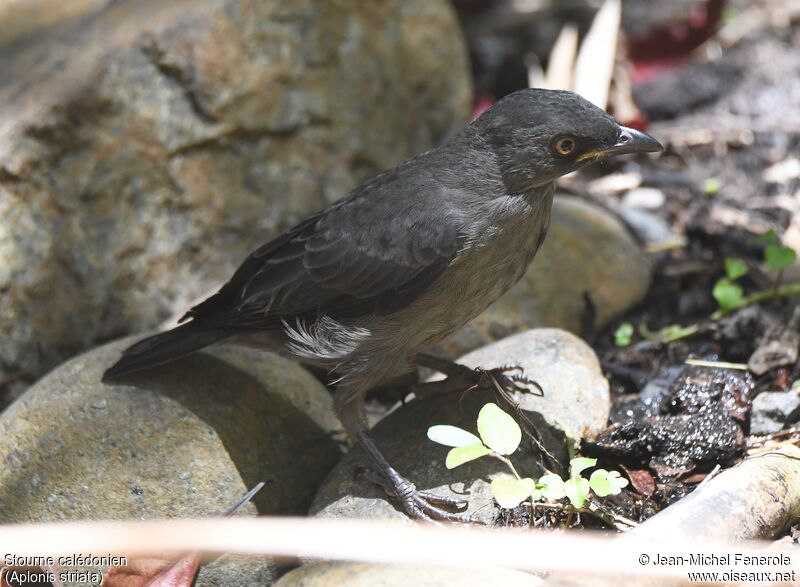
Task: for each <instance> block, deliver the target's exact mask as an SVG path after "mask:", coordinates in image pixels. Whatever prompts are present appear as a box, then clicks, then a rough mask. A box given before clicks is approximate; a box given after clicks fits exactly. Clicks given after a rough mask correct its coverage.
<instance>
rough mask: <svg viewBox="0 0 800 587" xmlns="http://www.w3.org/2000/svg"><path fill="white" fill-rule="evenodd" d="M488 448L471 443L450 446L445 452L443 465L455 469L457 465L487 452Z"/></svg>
mask: <svg viewBox="0 0 800 587" xmlns="http://www.w3.org/2000/svg"><path fill="white" fill-rule="evenodd" d="M489 452H490V451H489V449H488V448H486V447H485V446H483V445H482V444H471V445H469V446H457V447H456V448H451V449H450V452H448V453H447V458H446V459H445V461H444V466H445V467H447V468H448V469H455V468H456V467H458V466H459V465H463V464H464V463H468V462H470V461H474V460H475V459H479V458H481V457H483V456H486V455H488V454H489Z"/></svg>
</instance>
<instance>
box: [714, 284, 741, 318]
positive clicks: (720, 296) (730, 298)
mask: <svg viewBox="0 0 800 587" xmlns="http://www.w3.org/2000/svg"><path fill="white" fill-rule="evenodd" d="M711 295H713V296H714V299H715V300H717V303H718V304H719V307H720V308H721V309H723V310H732V309H734V308H736V307H738V306H739V305H740V304H741V303H742V302H743V301H744V290H743V289H742V286H740V285H738V284H736V283H733V282H732V281H731V280H730V279H727V278H724V279H720V280H719V281H718V282H717V283H715V284H714V289H713V290H712V292H711Z"/></svg>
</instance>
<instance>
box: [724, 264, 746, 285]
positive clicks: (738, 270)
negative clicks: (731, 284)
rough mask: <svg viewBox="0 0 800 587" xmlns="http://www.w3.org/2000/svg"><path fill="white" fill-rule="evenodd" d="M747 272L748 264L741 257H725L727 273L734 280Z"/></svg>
mask: <svg viewBox="0 0 800 587" xmlns="http://www.w3.org/2000/svg"><path fill="white" fill-rule="evenodd" d="M746 273H747V264H746V263H745V262H744V261H742V260H741V259H725V275H727V276H728V279H730V280H731V281H733V280H734V279H738V278H740V277H741V276H742V275H744V274H746Z"/></svg>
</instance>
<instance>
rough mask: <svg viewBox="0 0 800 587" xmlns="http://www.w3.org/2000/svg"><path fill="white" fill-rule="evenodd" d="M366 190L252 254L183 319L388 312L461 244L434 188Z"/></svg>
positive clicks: (269, 321) (259, 324) (235, 322)
mask: <svg viewBox="0 0 800 587" xmlns="http://www.w3.org/2000/svg"><path fill="white" fill-rule="evenodd" d="M428 187H430V186H428ZM365 188H369V185H367V186H365ZM365 191H366V193H364V192H356V193H355V194H353V196H351V197H350V198H348V199H346V200H343V201H341V202H339V203H337V204H335V205H333V206H331V207H329V208H328V209H326V210H323V211H322V212H320V213H319V214H317V215H315V216H313V217H312V218H310V219H308V220H306V221H305V222H303V223H302V224H300V225H298V226H296V227H295V228H293V229H292V230H290V231H289V232H287V233H285V234H284V235H282V236H280V237H278V238H277V239H275V240H273V241H271V242H269V243H267V244H265V245H264V246H262V247H261V248H259V249H257V250H256V251H254V252H253V253H252V254H251V255H250V256H249V257H248V258H247V259H246V260H245V261H244V263H243V264H242V265H241V266H240V267H239V269H238V270H237V271H236V273H235V274H234V275H233V277H232V278H231V280H230V281H229V282H228V283H227V284H225V285H224V286H223V287H222V289H221V290H220V291H219V292H218V293H217V294H216V295H214V296H212V297H211V298H209V299H208V300H206V301H205V302H203V303H201V304H199V305H198V306H196V307H194V308H192V309H191V310H190V311H189V313H188V314H187V315H186V316H185V318H188V317H192V318H194V319H197V320H204V321H208V322H209V323H213V324H215V325H219V326H223V327H225V326H227V327H231V328H244V329H247V328H272V327H278V326H279V325H280V323H281V320H287V321H289V320H294V319H296V318H301V319H302V318H314V317H317V316H319V315H322V314H325V315H328V316H330V317H332V318H340V317H354V316H363V315H367V314H372V313H388V312H393V311H397V310H399V309H401V308H403V307H405V306H406V305H408V304H409V303H411V301H413V300H414V299H415V298H416V297H417V296H418V295H419V294H420V293H421V292H422V291H424V289H425V288H426V286H428V285H429V284H430V283H431V282H432V281H433V280H434V279H435V278H436V277H437V276H439V275H440V274H441V273H442V271H444V269H445V268H446V267H447V266H448V265H449V264H450V263H451V262H452V260H453V259H454V258H455V256H456V253H457V252H458V250H459V249H460V247H461V246H462V244H463V238H462V236H461V235H460V232H459V222H458V217H457V216H456V215H455V214H454V213H453V211H452V210H453V209H452V207H450V208H448V206H446V205H445V206H443V205H442V204H443V203H444V202H443V201H442V199H443V198H441V196H442V194H441V193H437V192H439V190H432V193H428V194H424V195H423V194H419V195H418V196H417V197H414V198H410V199H409V200H410V201H405V200H406V199H404V198H397V197H394V198H393V197H391V196H392V195H393V194H392V193H391V190H388V191H387V190H382V192H385V193H380V194H378V195H377V196H376V194H374V193H372V194H370V193H369V189H367V190H365ZM448 210H450V211H449V212H448Z"/></svg>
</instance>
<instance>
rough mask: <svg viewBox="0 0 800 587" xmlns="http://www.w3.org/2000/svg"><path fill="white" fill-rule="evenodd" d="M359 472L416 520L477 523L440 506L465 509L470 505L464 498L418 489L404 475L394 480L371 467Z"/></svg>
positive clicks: (466, 516) (462, 514) (469, 517)
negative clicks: (396, 501) (397, 502)
mask: <svg viewBox="0 0 800 587" xmlns="http://www.w3.org/2000/svg"><path fill="white" fill-rule="evenodd" d="M359 474H360V475H361V476H362V477H363V478H364V479H366V480H368V481H370V482H372V483H375V484H376V485H379V486H380V487H382V488H383V491H384V492H385V493H386V495H388V496H389V497H393V498H394V499H396V500H398V501H399V502H400V503H401V505H402V506H403V510H404V511H405V512H406V514H408V515H409V516H410V517H412V518H414V519H416V520H424V521H426V522H433V523H438V522H441V521H447V522H458V523H461V524H472V523H475V520H473V519H472V517H471V516H468V515H467V514H464V513H454V512H448V511H447V510H445V509H443V508H442V507H439V506H446V507H450V508H459V509H463V508H466V507H467V505H468V504H467V502H466V501H464V500H463V499H458V498H456V497H448V496H445V495H437V494H435V493H431V492H430V491H421V490H419V489H417V487H416V486H415V485H414V484H413V483H411V482H410V481H408V480H407V479H404V478H402V477H400V478H398V479H396V480H395V482H392V481H391V480H390V479H389V477H387V476H385V475H381V474H380V473H377V472H375V471H373V470H371V469H367V470H360V471H359Z"/></svg>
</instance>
